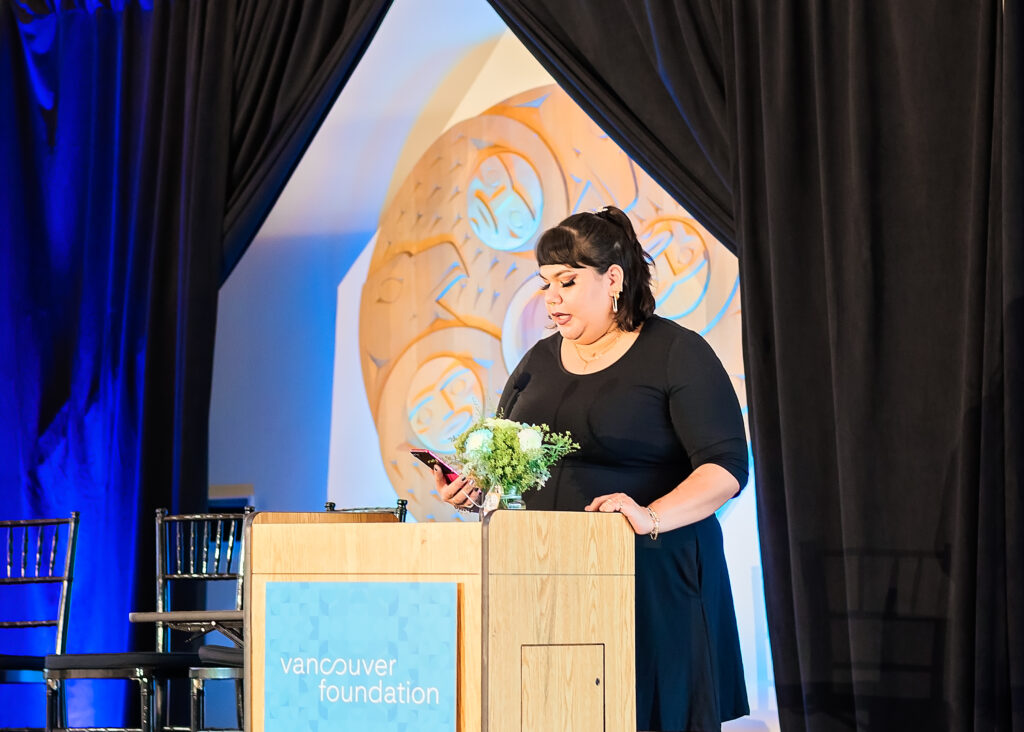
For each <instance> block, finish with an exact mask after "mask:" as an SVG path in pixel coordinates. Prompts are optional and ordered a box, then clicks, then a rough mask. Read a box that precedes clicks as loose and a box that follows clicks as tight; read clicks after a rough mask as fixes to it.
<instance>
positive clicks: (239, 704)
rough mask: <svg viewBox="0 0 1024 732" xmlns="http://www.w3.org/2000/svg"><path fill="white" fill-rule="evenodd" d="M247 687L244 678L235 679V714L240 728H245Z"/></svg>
mask: <svg viewBox="0 0 1024 732" xmlns="http://www.w3.org/2000/svg"><path fill="white" fill-rule="evenodd" d="M244 709H245V687H244V686H243V685H242V679H235V715H236V717H235V718H236V721H237V722H238V729H245V712H244Z"/></svg>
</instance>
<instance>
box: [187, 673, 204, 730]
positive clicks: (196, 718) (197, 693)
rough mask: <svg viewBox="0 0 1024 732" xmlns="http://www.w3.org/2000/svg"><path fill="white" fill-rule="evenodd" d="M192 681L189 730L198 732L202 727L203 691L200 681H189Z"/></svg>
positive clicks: (201, 681)
mask: <svg viewBox="0 0 1024 732" xmlns="http://www.w3.org/2000/svg"><path fill="white" fill-rule="evenodd" d="M191 681H192V700H191V704H190V707H189V710H190V711H189V714H190V716H189V730H191V732H199V730H200V729H202V726H203V716H204V709H203V703H204V701H205V700H204V698H203V696H204V689H203V680H202V679H191Z"/></svg>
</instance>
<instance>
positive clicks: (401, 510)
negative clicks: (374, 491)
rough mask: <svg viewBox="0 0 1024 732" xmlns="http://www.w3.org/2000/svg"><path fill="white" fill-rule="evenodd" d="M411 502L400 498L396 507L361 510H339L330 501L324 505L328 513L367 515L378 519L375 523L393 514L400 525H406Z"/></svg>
mask: <svg viewBox="0 0 1024 732" xmlns="http://www.w3.org/2000/svg"><path fill="white" fill-rule="evenodd" d="M408 506H409V502H408V501H407V500H405V499H404V498H399V499H398V501H397V502H396V503H395V507H394V508H391V507H389V506H366V507H359V508H337V504H336V503H335V502H334V501H328V502H327V503H325V504H324V511H326V512H327V513H345V514H367V515H369V516H373V517H377V518H374V519H373V521H380V520H381V518H380V517H384V516H387V515H388V514H391V515H393V516H394V517H395V520H396V521H398V522H399V523H405V517H406V515H408V512H409V508H408Z"/></svg>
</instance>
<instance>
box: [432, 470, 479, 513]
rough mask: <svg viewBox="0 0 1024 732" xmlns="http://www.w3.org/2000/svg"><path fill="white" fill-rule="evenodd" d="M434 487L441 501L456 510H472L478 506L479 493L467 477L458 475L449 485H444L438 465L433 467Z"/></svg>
mask: <svg viewBox="0 0 1024 732" xmlns="http://www.w3.org/2000/svg"><path fill="white" fill-rule="evenodd" d="M434 486H435V487H436V488H437V495H439V496H441V500H442V501H444V502H445V503H450V504H451V505H453V506H455V507H456V508H463V509H468V510H474V509H476V508H478V507H479V506H480V502H481V498H482V495H481V492H480V489H479V488H477V487H476V483H474V482H473V481H472V480H471V479H470V478H469V477H468V476H465V475H460V476H459V477H458V478H456V479H455V480H453V481H452V482H451V483H445V480H444V471H442V470H441V467H440V466H439V465H435V466H434Z"/></svg>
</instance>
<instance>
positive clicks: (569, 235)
mask: <svg viewBox="0 0 1024 732" xmlns="http://www.w3.org/2000/svg"><path fill="white" fill-rule="evenodd" d="M536 255H537V266H539V267H543V266H544V265H545V264H566V265H569V266H570V267H584V266H586V267H593V266H594V265H593V263H591V262H590V261H589V260H590V258H589V257H587V256H586V253H585V252H584V250H583V246H582V243H581V242H580V241H579V238H578V237H577V236H576V232H574V231H573V230H572V229H569V228H567V227H565V226H556V227H554V228H553V229H548V230H547V231H545V232H544V233H543V234H542V235H541V237H540V239H539V240H538V241H537V247H536Z"/></svg>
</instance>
